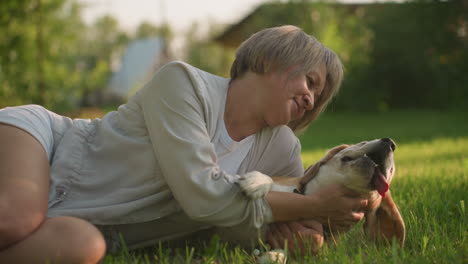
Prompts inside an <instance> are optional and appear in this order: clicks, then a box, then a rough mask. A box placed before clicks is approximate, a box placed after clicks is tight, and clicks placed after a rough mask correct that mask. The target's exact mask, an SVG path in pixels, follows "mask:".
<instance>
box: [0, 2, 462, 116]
mask: <svg viewBox="0 0 468 264" xmlns="http://www.w3.org/2000/svg"><path fill="white" fill-rule="evenodd" d="M82 10H83V6H82V5H80V4H79V3H78V2H77V1H76V0H17V1H1V2H0V30H1V33H2V34H0V107H4V106H9V105H18V104H27V103H36V104H42V105H44V106H46V107H47V108H49V109H51V110H54V111H58V112H62V113H63V112H67V111H70V110H73V109H74V108H78V107H82V106H86V105H88V104H89V100H88V99H89V95H90V94H92V93H94V92H95V91H98V90H102V89H103V88H105V87H106V85H107V82H108V80H109V77H110V74H111V69H112V63H113V60H114V61H115V60H116V58H117V59H118V57H119V56H120V54H121V53H122V51H123V49H125V47H126V45H127V44H128V43H129V41H131V40H132V39H137V38H143V37H147V36H154V35H160V36H163V37H165V38H167V39H171V38H172V37H173V33H172V32H171V29H170V25H163V26H154V25H152V24H150V23H146V22H145V23H142V24H141V25H140V27H139V28H138V29H137V30H136V32H134V33H128V32H125V31H123V30H122V29H121V28H120V26H119V23H118V21H117V20H116V19H115V18H113V17H110V16H104V17H101V18H100V19H99V20H98V21H96V22H95V24H93V25H85V24H84V23H83V21H82V19H81V12H82ZM245 21H247V22H246V25H244V27H243V28H242V30H240V33H241V35H242V39H240V40H239V42H240V41H242V40H244V39H246V38H247V37H249V36H250V35H251V34H253V33H254V32H256V31H258V30H260V29H263V28H265V27H272V26H278V25H284V24H293V25H297V26H299V27H301V28H303V29H304V30H305V31H306V32H307V33H309V34H311V35H314V36H316V37H317V38H318V39H319V40H320V41H322V42H323V43H324V44H325V45H326V46H328V47H330V48H331V49H333V50H334V51H336V52H337V53H338V55H339V56H340V57H341V58H342V60H343V62H344V65H345V67H346V76H345V82H344V85H343V87H342V91H341V92H340V95H339V96H338V97H337V98H336V100H335V101H334V102H333V103H332V105H331V108H332V110H336V111H342V110H345V111H348V110H353V111H378V112H385V111H389V110H394V109H415V108H418V109H433V110H449V109H450V110H458V111H466V110H467V108H468V104H466V101H467V99H468V1H466V0H457V1H436V0H426V1H422V0H421V1H411V2H405V3H378V4H339V3H334V2H330V1H328V2H318V1H306V0H290V1H287V2H285V1H268V2H266V3H265V4H263V5H260V6H259V7H258V8H257V9H256V11H255V12H254V14H253V15H252V16H251V17H249V18H248V19H247V20H245ZM208 27H209V30H208V31H209V32H208V33H202V31H201V30H199V29H200V28H199V26H197V25H196V24H194V25H193V27H192V28H191V29H190V30H189V31H188V32H187V34H185V35H184V37H185V44H186V45H185V47H184V49H183V51H182V52H183V54H185V58H178V57H177V58H175V59H184V60H186V61H188V62H189V63H191V64H193V65H194V66H197V67H200V68H201V69H203V70H205V71H208V72H211V73H214V74H218V75H222V76H226V77H228V75H229V74H228V73H229V68H230V64H231V63H232V61H233V59H234V52H235V49H234V48H228V47H225V46H222V45H220V44H219V43H218V42H215V41H214V39H215V37H216V36H219V35H220V33H221V32H223V31H225V30H226V29H227V28H228V27H227V26H226V25H220V24H217V23H216V22H212V23H211V24H210V25H209V26H208Z"/></svg>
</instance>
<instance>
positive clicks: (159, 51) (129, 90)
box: [103, 37, 170, 102]
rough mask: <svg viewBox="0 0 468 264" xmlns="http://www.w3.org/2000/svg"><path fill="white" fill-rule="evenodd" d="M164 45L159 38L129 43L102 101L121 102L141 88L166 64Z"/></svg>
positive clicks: (167, 58) (167, 59)
mask: <svg viewBox="0 0 468 264" xmlns="http://www.w3.org/2000/svg"><path fill="white" fill-rule="evenodd" d="M169 57H170V56H169V54H168V50H167V47H166V43H165V41H164V39H163V38H161V37H152V38H146V39H138V40H135V41H133V42H131V43H130V44H129V45H128V47H127V49H126V50H125V51H124V53H123V55H122V57H121V58H120V60H118V62H117V66H115V69H114V72H113V74H112V76H111V78H110V81H109V84H108V87H107V89H106V90H105V91H104V92H103V101H107V102H109V101H121V100H124V99H125V98H127V97H128V96H130V95H131V94H133V93H134V92H135V91H136V90H138V89H139V88H141V87H142V86H143V85H144V84H145V83H146V82H147V81H149V79H150V78H151V77H152V76H153V75H154V74H155V73H156V72H157V71H158V70H159V68H160V67H161V66H162V65H164V64H165V63H167V62H168V61H169V60H170V59H169Z"/></svg>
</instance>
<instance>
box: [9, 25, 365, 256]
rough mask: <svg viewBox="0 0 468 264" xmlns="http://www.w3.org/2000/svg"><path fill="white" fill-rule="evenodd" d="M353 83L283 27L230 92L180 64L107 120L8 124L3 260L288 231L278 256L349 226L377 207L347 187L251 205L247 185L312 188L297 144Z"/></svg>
mask: <svg viewBox="0 0 468 264" xmlns="http://www.w3.org/2000/svg"><path fill="white" fill-rule="evenodd" d="M342 74H343V71H342V65H341V62H340V61H339V59H338V57H337V56H336V55H335V54H334V53H333V52H332V51H330V50H329V49H327V48H326V47H324V46H323V45H322V44H321V43H319V42H318V41H317V40H316V39H315V38H313V37H311V36H309V35H307V34H305V33H304V32H303V31H302V30H300V29H299V28H297V27H294V26H283V27H277V28H270V29H265V30H262V31H260V32H258V33H256V34H254V35H253V36H251V37H250V38H249V39H248V40H246V41H245V42H244V43H243V44H242V45H241V47H240V48H239V49H238V52H237V54H236V59H235V61H234V63H233V65H232V69H231V79H224V78H221V77H217V76H214V75H211V74H209V73H206V72H203V71H201V70H199V69H196V68H194V67H192V66H190V65H187V64H184V63H181V62H174V63H170V64H168V65H166V66H164V67H163V68H162V69H161V70H160V71H159V72H158V73H157V74H156V75H155V76H154V78H153V79H152V80H151V81H150V82H149V83H148V84H147V85H146V86H145V87H143V88H142V89H141V90H139V91H138V92H137V93H136V94H135V95H134V96H133V97H132V98H130V99H129V101H128V102H127V103H126V104H124V105H122V106H120V107H119V109H118V110H117V111H115V112H111V113H109V114H107V115H106V116H104V118H103V119H102V120H100V119H97V120H92V121H90V120H79V119H77V120H71V119H69V118H66V117H63V116H59V115H56V114H54V113H51V112H49V111H47V110H45V109H44V108H42V107H40V106H35V105H28V106H21V107H13V108H6V109H3V110H1V111H0V123H2V124H0V145H1V146H2V148H1V149H0V260H11V261H12V262H15V263H19V262H21V261H23V262H26V263H27V262H31V260H34V261H35V262H39V261H40V260H53V262H54V263H55V262H57V263H61V262H63V263H73V262H76V263H95V262H97V261H99V260H100V259H101V258H102V257H103V255H104V254H105V250H106V243H105V240H104V238H103V235H102V233H101V231H102V232H104V234H105V235H106V238H107V239H108V243H112V241H113V239H114V238H115V236H116V234H117V233H121V234H122V236H123V237H124V239H125V241H126V243H127V244H129V245H130V246H131V247H139V246H144V245H147V244H148V243H151V242H154V241H156V240H167V239H173V238H180V237H183V236H185V235H187V234H190V233H193V232H195V231H198V230H202V229H206V228H210V227H212V226H235V225H241V224H242V225H246V226H250V227H259V226H261V225H264V224H268V223H273V222H277V224H273V225H272V228H271V230H272V231H271V232H270V236H269V241H270V243H272V244H275V243H276V244H278V243H281V241H282V239H285V238H291V237H292V235H293V234H296V233H300V234H303V235H305V236H307V235H314V234H317V232H318V233H320V228H321V227H320V224H319V223H322V224H325V223H328V222H331V223H332V224H334V225H337V226H343V227H347V226H350V225H352V224H353V223H355V222H356V221H359V220H360V219H362V217H363V213H362V212H356V211H354V210H355V209H356V208H360V207H362V206H363V205H365V203H366V201H365V200H362V199H360V198H357V197H352V196H353V195H354V193H351V192H350V191H349V190H346V189H344V188H343V187H341V186H331V187H330V188H329V189H327V190H325V191H324V192H321V193H319V194H317V195H314V196H302V195H297V194H293V193H278V192H270V193H269V194H268V195H267V196H266V198H265V199H258V200H255V201H252V200H249V199H247V198H246V197H245V195H244V194H243V193H241V192H240V191H239V188H238V186H237V185H236V180H237V179H238V177H239V175H242V174H244V173H248V172H250V171H254V170H255V171H259V172H261V173H264V174H267V175H271V176H273V175H289V176H300V175H302V174H303V167H302V161H301V158H300V144H299V141H298V139H297V138H296V136H295V135H294V133H293V131H296V132H297V131H300V130H302V129H304V128H306V127H307V125H308V124H309V123H310V122H312V121H313V120H314V119H315V118H316V117H317V116H318V114H319V113H320V112H321V111H322V110H323V109H324V108H325V106H326V104H327V103H328V102H329V101H330V99H331V98H332V97H333V96H334V95H335V94H336V92H337V91H338V88H339V86H340V83H341V80H342ZM286 125H288V126H289V127H288V126H286ZM299 220H301V221H299ZM303 220H307V221H303ZM286 221H289V222H286ZM281 222H283V223H281ZM96 226H97V227H99V229H97V228H96ZM99 230H101V231H99ZM64 234H66V235H64ZM109 245H111V246H112V244H109ZM26 252H27V254H25V253H26ZM13 260H14V261H13Z"/></svg>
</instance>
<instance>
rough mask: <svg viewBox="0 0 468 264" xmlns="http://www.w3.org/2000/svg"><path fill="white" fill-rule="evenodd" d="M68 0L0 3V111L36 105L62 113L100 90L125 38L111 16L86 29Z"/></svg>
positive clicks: (31, 0) (78, 6) (78, 5)
mask: <svg viewBox="0 0 468 264" xmlns="http://www.w3.org/2000/svg"><path fill="white" fill-rule="evenodd" d="M81 10H82V6H81V5H80V4H78V3H77V2H76V1H73V0H70V1H67V0H19V1H2V3H1V4H0V29H1V32H2V34H0V107H4V106H8V105H18V104H28V103H36V104H41V105H44V106H46V107H48V108H50V109H52V110H55V111H59V112H63V111H67V110H70V109H71V108H73V107H76V106H78V105H80V102H81V103H86V102H87V101H86V100H82V99H81V98H83V97H84V98H88V97H87V95H88V94H90V93H91V92H92V91H95V90H97V89H100V88H104V87H105V85H106V83H107V79H108V76H109V73H110V65H111V58H112V56H113V54H114V53H115V52H117V51H118V50H119V49H122V47H123V45H124V44H125V43H126V42H127V41H128V37H127V36H126V34H125V33H123V32H122V31H121V30H120V29H119V28H118V23H117V21H116V20H115V19H113V18H112V17H108V16H106V17H103V18H101V19H100V20H98V21H97V22H96V24H95V25H93V26H92V27H87V26H86V25H85V24H84V23H83V22H82V19H81Z"/></svg>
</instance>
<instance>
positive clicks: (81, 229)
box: [0, 216, 106, 264]
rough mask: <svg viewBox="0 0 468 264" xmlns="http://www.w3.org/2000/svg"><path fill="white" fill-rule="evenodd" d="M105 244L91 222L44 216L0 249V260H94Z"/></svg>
mask: <svg viewBox="0 0 468 264" xmlns="http://www.w3.org/2000/svg"><path fill="white" fill-rule="evenodd" d="M105 252H106V243H105V241H104V238H103V237H102V235H101V233H100V232H99V230H98V229H97V228H96V227H95V226H94V225H92V224H91V223H89V222H87V221H84V220H82V219H79V218H75V217H66V216H62V217H54V218H48V219H46V220H45V221H44V222H43V224H42V225H41V226H40V227H39V228H38V229H37V230H36V231H35V232H33V233H32V234H31V235H29V236H27V237H26V238H25V239H23V240H21V241H20V242H18V243H16V244H14V245H12V246H10V247H8V248H6V249H4V250H3V251H0V263H18V264H20V263H25V264H26V263H67V264H68V263H70V264H73V263H89V264H91V263H98V262H99V261H100V260H102V258H103V257H104V255H105Z"/></svg>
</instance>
